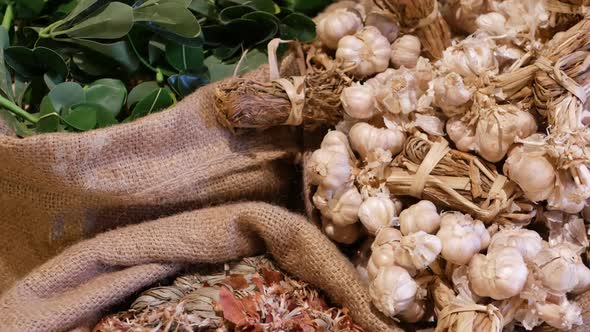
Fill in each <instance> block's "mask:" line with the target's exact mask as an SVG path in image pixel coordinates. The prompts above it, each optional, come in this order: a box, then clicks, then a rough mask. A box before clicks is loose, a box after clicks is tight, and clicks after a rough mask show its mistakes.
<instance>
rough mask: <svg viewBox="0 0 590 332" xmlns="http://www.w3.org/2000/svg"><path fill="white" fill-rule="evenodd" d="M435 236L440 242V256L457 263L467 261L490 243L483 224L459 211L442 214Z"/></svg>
mask: <svg viewBox="0 0 590 332" xmlns="http://www.w3.org/2000/svg"><path fill="white" fill-rule="evenodd" d="M436 236H437V237H438V238H439V239H440V240H441V243H442V250H441V256H442V257H443V258H444V259H446V260H447V261H449V262H451V263H453V264H457V265H465V264H467V263H469V261H470V260H471V258H472V257H473V255H475V254H477V253H478V252H480V251H481V250H483V249H485V248H487V246H488V245H489V243H490V234H489V233H488V231H487V230H486V228H485V226H484V224H483V223H482V222H481V221H480V220H473V219H472V218H471V216H470V215H466V214H462V213H460V212H450V213H445V214H443V215H442V217H441V221H440V229H439V231H438V233H436Z"/></svg>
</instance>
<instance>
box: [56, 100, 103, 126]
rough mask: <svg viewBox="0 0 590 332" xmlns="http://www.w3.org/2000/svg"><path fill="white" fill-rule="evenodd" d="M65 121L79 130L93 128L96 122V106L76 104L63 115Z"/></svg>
mask: <svg viewBox="0 0 590 332" xmlns="http://www.w3.org/2000/svg"><path fill="white" fill-rule="evenodd" d="M63 120H64V122H65V123H67V124H68V125H70V126H71V127H73V128H74V129H77V130H80V131H87V130H91V129H94V127H96V124H97V115H96V106H95V105H92V104H78V105H76V106H74V107H73V108H72V110H71V111H70V112H69V113H68V114H67V115H65V116H64V117H63Z"/></svg>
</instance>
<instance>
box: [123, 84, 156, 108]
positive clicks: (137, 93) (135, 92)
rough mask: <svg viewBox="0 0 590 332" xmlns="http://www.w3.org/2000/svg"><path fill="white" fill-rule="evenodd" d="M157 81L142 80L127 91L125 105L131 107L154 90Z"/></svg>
mask: <svg viewBox="0 0 590 332" xmlns="http://www.w3.org/2000/svg"><path fill="white" fill-rule="evenodd" d="M158 88H159V86H158V83H157V82H156V81H148V82H143V83H140V84H139V85H137V86H136V87H134V88H133V89H132V90H131V92H129V97H128V98H127V107H128V108H131V107H133V106H134V105H135V104H137V103H138V102H139V101H141V100H142V99H144V98H145V97H147V96H148V95H149V94H150V93H152V92H154V90H156V89H158Z"/></svg>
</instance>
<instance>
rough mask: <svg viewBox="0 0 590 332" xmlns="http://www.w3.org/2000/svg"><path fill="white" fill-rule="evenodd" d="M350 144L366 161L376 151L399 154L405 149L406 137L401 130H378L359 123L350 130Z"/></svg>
mask: <svg viewBox="0 0 590 332" xmlns="http://www.w3.org/2000/svg"><path fill="white" fill-rule="evenodd" d="M349 137H350V144H351V145H352V148H353V149H354V151H356V152H358V153H359V154H360V156H361V157H362V158H363V159H366V158H367V157H368V156H369V155H370V153H371V152H373V151H375V150H376V149H382V150H385V151H391V153H392V154H393V155H396V154H398V153H399V152H400V151H401V150H402V147H403V144H404V141H405V139H406V136H405V135H404V133H403V132H402V131H401V130H399V129H384V128H376V127H373V126H371V125H370V124H368V123H365V122H359V123H357V124H355V125H354V126H352V128H350V132H349Z"/></svg>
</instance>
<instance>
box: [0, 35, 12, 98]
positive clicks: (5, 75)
mask: <svg viewBox="0 0 590 332" xmlns="http://www.w3.org/2000/svg"><path fill="white" fill-rule="evenodd" d="M9 42H10V40H9V37H8V32H7V31H6V29H4V27H3V26H0V91H2V95H3V96H5V97H6V98H8V100H10V101H14V93H13V91H12V78H11V77H10V71H8V68H6V63H5V60H4V58H5V57H4V50H5V49H6V48H8V46H10V43H9Z"/></svg>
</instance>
